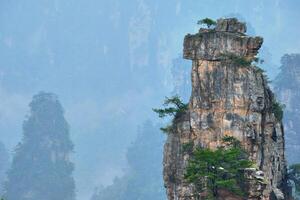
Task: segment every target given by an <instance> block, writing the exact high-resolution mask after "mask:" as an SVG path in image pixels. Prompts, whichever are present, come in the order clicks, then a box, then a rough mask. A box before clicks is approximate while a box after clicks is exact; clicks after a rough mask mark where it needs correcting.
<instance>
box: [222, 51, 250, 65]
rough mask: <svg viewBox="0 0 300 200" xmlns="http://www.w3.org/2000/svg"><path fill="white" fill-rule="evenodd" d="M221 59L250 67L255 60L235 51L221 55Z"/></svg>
mask: <svg viewBox="0 0 300 200" xmlns="http://www.w3.org/2000/svg"><path fill="white" fill-rule="evenodd" d="M221 59H222V60H225V61H229V62H231V63H232V64H233V65H237V66H240V67H249V66H251V63H252V61H253V60H248V59H247V58H246V57H243V56H237V55H235V54H233V53H224V54H222V55H221Z"/></svg>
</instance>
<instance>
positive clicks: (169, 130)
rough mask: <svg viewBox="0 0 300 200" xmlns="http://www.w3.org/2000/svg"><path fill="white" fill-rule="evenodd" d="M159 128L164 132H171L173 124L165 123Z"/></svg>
mask: <svg viewBox="0 0 300 200" xmlns="http://www.w3.org/2000/svg"><path fill="white" fill-rule="evenodd" d="M160 130H161V131H162V132H164V133H166V134H169V133H172V132H173V125H172V124H170V125H167V126H166V127H161V128H160Z"/></svg>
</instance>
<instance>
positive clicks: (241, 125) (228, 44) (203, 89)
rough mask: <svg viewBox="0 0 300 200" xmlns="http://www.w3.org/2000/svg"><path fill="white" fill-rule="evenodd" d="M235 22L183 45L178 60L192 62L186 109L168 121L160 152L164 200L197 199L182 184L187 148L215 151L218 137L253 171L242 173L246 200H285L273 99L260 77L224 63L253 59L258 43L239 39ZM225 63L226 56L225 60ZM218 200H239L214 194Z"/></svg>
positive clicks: (188, 186)
mask: <svg viewBox="0 0 300 200" xmlns="http://www.w3.org/2000/svg"><path fill="white" fill-rule="evenodd" d="M245 32H246V25H245V24H244V23H241V22H239V21H237V20H236V19H220V20H218V22H217V25H216V27H215V28H214V29H200V31H199V33H197V34H195V35H190V34H189V35H187V36H186V37H185V39H184V58H186V59H190V60H192V61H193V66H192V75H191V77H192V95H191V98H190V101H189V109H188V110H187V111H186V113H185V114H183V115H181V116H180V117H179V118H177V119H175V120H174V124H173V131H172V132H171V133H170V134H169V135H168V139H167V142H166V144H165V150H164V181H165V186H166V188H167V195H168V199H169V200H193V199H195V200H196V199H198V197H197V196H198V194H197V191H196V190H195V188H194V187H193V185H192V184H189V183H187V182H186V180H185V179H184V174H185V169H186V166H187V163H188V160H189V158H190V156H191V152H185V151H183V146H184V144H187V143H192V144H193V148H196V147H199V146H201V147H205V148H211V149H215V148H217V147H218V146H219V145H221V139H222V138H223V137H224V136H234V137H236V138H237V139H239V140H240V141H241V142H242V144H243V146H244V148H245V149H246V150H247V152H248V153H249V159H251V160H252V161H254V162H255V163H256V168H251V169H247V170H246V172H245V177H246V178H247V180H248V181H247V183H245V185H246V186H247V188H246V189H247V191H248V194H249V195H248V198H247V199H264V200H266V199H274V198H275V199H284V198H285V199H288V196H287V195H286V194H285V193H286V191H285V186H286V161H285V154H284V145H285V144H284V131H283V126H282V123H281V121H280V120H278V119H276V117H275V115H274V113H273V111H272V105H273V101H274V98H273V93H272V92H271V90H270V89H269V87H268V86H267V81H266V80H265V77H264V75H263V74H262V72H261V71H260V70H259V69H258V68H256V67H253V66H250V65H249V66H244V65H242V64H239V63H236V62H232V60H231V59H226V58H225V59H224V55H230V56H231V57H236V58H241V57H242V58H243V59H246V60H251V59H253V58H254V57H255V56H256V54H257V53H258V50H259V49H260V47H261V45H262V42H263V39H262V38H261V37H249V36H247V35H246V34H245ZM225 57H226V56H225ZM220 194H221V195H220V197H219V199H240V198H239V197H235V196H234V195H232V194H230V193H228V192H226V191H220Z"/></svg>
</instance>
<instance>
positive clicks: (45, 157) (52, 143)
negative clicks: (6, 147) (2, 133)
mask: <svg viewBox="0 0 300 200" xmlns="http://www.w3.org/2000/svg"><path fill="white" fill-rule="evenodd" d="M29 107H30V114H29V116H28V117H27V118H26V119H25V121H24V124H23V139H22V141H21V142H20V143H19V144H18V145H17V147H16V149H15V154H14V157H13V161H12V166H11V169H10V170H9V171H8V180H7V182H6V183H5V194H4V197H5V199H9V200H21V199H28V200H41V199H44V200H62V199H64V200H74V199H75V183H74V180H73V177H72V172H73V170H74V166H73V163H72V162H71V161H70V154H71V153H72V151H73V143H72V141H71V140H70V133H69V125H68V123H67V121H66V120H65V118H64V111H63V108H62V106H61V104H60V102H59V101H58V99H57V96H56V95H54V94H51V93H44V92H41V93H39V94H37V95H35V96H34V97H33V100H32V102H31V103H30V105H29Z"/></svg>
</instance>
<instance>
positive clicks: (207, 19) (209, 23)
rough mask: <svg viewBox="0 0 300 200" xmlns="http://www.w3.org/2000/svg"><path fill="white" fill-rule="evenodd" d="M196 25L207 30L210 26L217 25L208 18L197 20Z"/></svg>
mask: <svg viewBox="0 0 300 200" xmlns="http://www.w3.org/2000/svg"><path fill="white" fill-rule="evenodd" d="M197 24H199V25H206V26H207V28H210V27H211V26H215V25H216V24H217V22H216V21H215V20H213V19H210V18H204V19H201V20H199V21H198V23H197Z"/></svg>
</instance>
